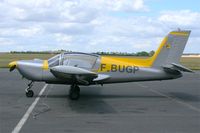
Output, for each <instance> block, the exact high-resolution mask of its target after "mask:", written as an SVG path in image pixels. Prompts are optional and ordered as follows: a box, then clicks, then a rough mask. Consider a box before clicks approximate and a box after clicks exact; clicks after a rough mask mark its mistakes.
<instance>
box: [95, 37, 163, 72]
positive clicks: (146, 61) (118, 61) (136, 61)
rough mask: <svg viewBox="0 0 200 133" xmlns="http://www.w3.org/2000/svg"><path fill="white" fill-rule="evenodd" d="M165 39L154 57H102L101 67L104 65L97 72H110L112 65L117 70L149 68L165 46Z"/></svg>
mask: <svg viewBox="0 0 200 133" xmlns="http://www.w3.org/2000/svg"><path fill="white" fill-rule="evenodd" d="M166 42H167V37H165V38H164V39H163V40H162V42H161V44H160V46H159V48H158V50H157V51H156V52H155V54H154V56H152V57H147V58H140V57H138V58H136V57H117V56H102V57H101V65H102V64H105V65H104V66H103V68H102V67H101V66H100V68H99V69H98V72H110V71H111V67H112V65H117V69H119V68H126V67H129V66H131V67H134V66H136V67H151V66H152V64H153V62H154V61H155V59H156V58H157V56H158V55H159V53H160V52H161V50H162V48H163V47H164V46H165V45H166Z"/></svg>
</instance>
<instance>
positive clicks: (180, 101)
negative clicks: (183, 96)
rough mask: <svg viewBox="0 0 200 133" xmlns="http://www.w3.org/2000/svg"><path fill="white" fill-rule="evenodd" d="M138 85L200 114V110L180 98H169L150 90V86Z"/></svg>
mask: <svg viewBox="0 0 200 133" xmlns="http://www.w3.org/2000/svg"><path fill="white" fill-rule="evenodd" d="M137 85H138V86H140V87H142V88H145V89H147V88H148V90H149V91H151V92H153V93H155V94H158V95H160V96H163V97H166V98H168V99H170V100H172V101H175V102H176V103H179V104H181V105H183V106H185V107H188V108H189V109H191V110H194V111H197V112H199V113H200V109H199V108H196V107H194V106H192V105H191V104H188V103H186V102H183V101H182V100H180V99H178V98H174V97H171V96H168V95H166V94H164V93H161V92H159V91H156V90H154V89H151V88H149V87H148V86H145V85H142V84H140V83H137Z"/></svg>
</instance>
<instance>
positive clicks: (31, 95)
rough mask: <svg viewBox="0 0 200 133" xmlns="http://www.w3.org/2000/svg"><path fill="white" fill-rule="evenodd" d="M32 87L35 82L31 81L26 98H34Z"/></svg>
mask: <svg viewBox="0 0 200 133" xmlns="http://www.w3.org/2000/svg"><path fill="white" fill-rule="evenodd" d="M32 86H33V81H31V82H30V83H29V84H28V87H27V88H26V89H25V92H26V97H33V96H34V92H33V91H32V90H31V88H32Z"/></svg>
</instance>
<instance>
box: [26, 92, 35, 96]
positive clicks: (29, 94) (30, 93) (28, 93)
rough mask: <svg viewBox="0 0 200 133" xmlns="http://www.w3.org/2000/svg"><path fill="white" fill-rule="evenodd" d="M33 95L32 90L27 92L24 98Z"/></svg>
mask: <svg viewBox="0 0 200 133" xmlns="http://www.w3.org/2000/svg"><path fill="white" fill-rule="evenodd" d="M33 95H34V92H33V91H32V90H28V91H27V92H26V97H33Z"/></svg>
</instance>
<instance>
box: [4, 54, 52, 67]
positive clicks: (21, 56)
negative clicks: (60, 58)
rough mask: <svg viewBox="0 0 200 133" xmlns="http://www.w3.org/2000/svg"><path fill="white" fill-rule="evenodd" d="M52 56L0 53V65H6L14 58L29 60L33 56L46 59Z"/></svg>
mask: <svg viewBox="0 0 200 133" xmlns="http://www.w3.org/2000/svg"><path fill="white" fill-rule="evenodd" d="M52 56H54V54H11V53H0V67H1V68H6V67H8V63H9V62H11V61H16V60H31V59H34V58H38V59H48V58H50V57H52Z"/></svg>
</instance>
